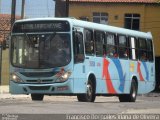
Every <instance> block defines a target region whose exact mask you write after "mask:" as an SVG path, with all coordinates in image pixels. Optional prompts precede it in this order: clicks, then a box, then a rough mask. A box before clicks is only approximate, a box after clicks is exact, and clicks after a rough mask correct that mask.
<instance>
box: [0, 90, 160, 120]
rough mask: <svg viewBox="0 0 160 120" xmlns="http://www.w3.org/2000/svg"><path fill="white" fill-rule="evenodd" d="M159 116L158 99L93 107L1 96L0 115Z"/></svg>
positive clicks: (100, 102)
mask: <svg viewBox="0 0 160 120" xmlns="http://www.w3.org/2000/svg"><path fill="white" fill-rule="evenodd" d="M6 113H7V114H8V113H10V114H129V113H132V114H136V113H138V114H141V113H142V114H143V113H145V114H160V95H159V94H155V93H154V94H153V93H152V94H149V95H145V96H144V95H143V96H138V99H137V102H135V103H120V102H119V100H118V98H117V97H97V98H96V101H95V102H94V103H85V102H78V101H77V99H76V97H73V96H72V97H71V96H45V98H44V101H41V102H40V101H31V99H30V96H25V95H16V96H15V95H9V94H5V95H1V96H0V114H3V115H4V114H6ZM39 120H40V119H39Z"/></svg>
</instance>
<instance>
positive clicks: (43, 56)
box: [10, 18, 155, 102]
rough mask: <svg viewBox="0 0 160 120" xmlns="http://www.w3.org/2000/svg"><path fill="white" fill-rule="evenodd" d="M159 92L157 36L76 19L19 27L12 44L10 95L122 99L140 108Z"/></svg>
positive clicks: (23, 23)
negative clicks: (140, 100)
mask: <svg viewBox="0 0 160 120" xmlns="http://www.w3.org/2000/svg"><path fill="white" fill-rule="evenodd" d="M154 88H155V59H154V47H153V42H152V35H151V33H150V32H147V33H145V32H140V31H134V30H128V29H124V28H119V27H114V26H109V25H103V24H98V23H92V22H87V21H81V20H77V19H74V18H34V19H24V20H18V21H16V22H15V23H14V25H13V28H12V31H11V41H10V93H11V94H26V95H31V99H32V100H39V101H42V100H43V98H44V95H73V96H77V99H78V101H80V102H94V101H95V98H96V96H117V97H118V98H119V101H120V102H135V101H136V97H137V94H145V93H148V92H151V91H152V90H154Z"/></svg>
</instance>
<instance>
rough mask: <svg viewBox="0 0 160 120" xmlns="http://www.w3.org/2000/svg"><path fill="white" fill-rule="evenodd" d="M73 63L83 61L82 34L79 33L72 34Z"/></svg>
mask: <svg viewBox="0 0 160 120" xmlns="http://www.w3.org/2000/svg"><path fill="white" fill-rule="evenodd" d="M73 46H74V61H75V63H79V62H83V61H84V45H83V34H82V33H81V32H73Z"/></svg>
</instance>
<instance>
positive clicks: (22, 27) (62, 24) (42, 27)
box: [12, 21, 70, 33]
mask: <svg viewBox="0 0 160 120" xmlns="http://www.w3.org/2000/svg"><path fill="white" fill-rule="evenodd" d="M69 30H70V27H69V22H67V21H32V22H18V23H15V24H14V27H13V31H12V32H13V33H28V32H67V31H69Z"/></svg>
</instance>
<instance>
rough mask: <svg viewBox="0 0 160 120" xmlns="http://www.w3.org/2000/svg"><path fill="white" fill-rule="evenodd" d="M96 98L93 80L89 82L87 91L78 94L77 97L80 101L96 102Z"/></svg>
mask: <svg viewBox="0 0 160 120" xmlns="http://www.w3.org/2000/svg"><path fill="white" fill-rule="evenodd" d="M95 98H96V95H95V88H94V85H93V82H92V81H91V80H89V81H88V83H87V92H86V94H80V95H77V99H78V101H79V102H94V101H95Z"/></svg>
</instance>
